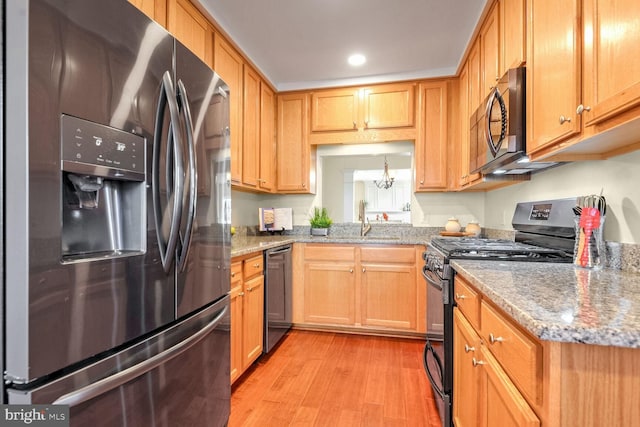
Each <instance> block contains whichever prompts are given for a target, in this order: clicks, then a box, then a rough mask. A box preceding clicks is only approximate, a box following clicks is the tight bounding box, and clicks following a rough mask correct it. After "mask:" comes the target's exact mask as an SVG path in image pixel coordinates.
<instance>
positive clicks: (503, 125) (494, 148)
mask: <svg viewBox="0 0 640 427" xmlns="http://www.w3.org/2000/svg"><path fill="white" fill-rule="evenodd" d="M496 102H498V105H499V106H500V137H499V138H498V141H495V142H494V141H493V135H492V134H491V118H492V117H491V116H492V114H491V113H492V111H493V105H494V104H495V103H496ZM484 116H485V117H484V119H485V129H484V134H485V139H486V141H487V146H488V147H489V150H490V151H491V155H492V157H495V156H496V155H497V154H498V151H499V150H500V145H501V144H502V141H503V140H504V137H505V136H506V133H507V109H506V107H505V105H504V100H503V99H502V96H501V95H500V92H498V87H494V88H493V90H492V91H491V94H490V95H489V98H488V101H487V105H486V109H485V115H484Z"/></svg>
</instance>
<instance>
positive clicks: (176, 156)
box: [151, 71, 184, 273]
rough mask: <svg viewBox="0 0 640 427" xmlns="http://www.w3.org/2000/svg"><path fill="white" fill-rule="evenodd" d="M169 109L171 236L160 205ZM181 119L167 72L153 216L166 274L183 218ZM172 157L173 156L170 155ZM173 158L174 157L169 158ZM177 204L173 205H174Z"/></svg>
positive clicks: (160, 108)
mask: <svg viewBox="0 0 640 427" xmlns="http://www.w3.org/2000/svg"><path fill="white" fill-rule="evenodd" d="M167 105H168V106H169V120H170V123H169V135H168V140H167V168H169V164H170V162H171V161H172V162H173V168H172V169H173V173H172V174H171V173H170V171H167V175H168V176H167V192H169V187H173V192H169V193H168V194H167V199H168V205H167V209H169V208H171V210H172V212H171V216H170V226H169V233H168V237H166V238H165V236H166V233H164V232H163V229H165V227H163V222H162V221H163V218H164V217H165V214H164V212H163V211H162V205H161V202H160V151H161V148H162V136H163V134H162V128H163V126H164V112H165V109H166V107H167ZM179 119H180V116H179V114H178V103H177V101H176V98H175V89H174V87H173V82H172V81H171V75H170V74H169V71H165V73H164V75H163V76H162V84H161V87H160V96H159V98H158V107H157V110H156V121H155V131H154V136H153V165H152V174H151V176H152V178H151V180H152V181H151V188H152V193H153V213H154V218H155V225H156V233H157V237H158V246H159V247H160V258H161V260H162V267H163V268H164V271H165V273H168V272H169V271H170V270H171V266H172V264H173V257H174V254H175V250H176V246H177V242H178V238H179V231H180V230H179V227H180V220H181V217H182V198H183V192H184V171H183V162H182V150H180V149H179V147H176V144H179V143H180V135H179V129H180V121H179ZM170 154H172V156H170ZM169 157H172V158H169ZM171 204H173V206H171Z"/></svg>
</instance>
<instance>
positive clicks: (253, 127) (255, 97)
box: [242, 64, 260, 188]
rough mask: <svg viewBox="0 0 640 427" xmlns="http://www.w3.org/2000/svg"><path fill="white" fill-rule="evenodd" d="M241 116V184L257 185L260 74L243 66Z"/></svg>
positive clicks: (254, 186)
mask: <svg viewBox="0 0 640 427" xmlns="http://www.w3.org/2000/svg"><path fill="white" fill-rule="evenodd" d="M243 93H244V100H243V116H242V123H243V129H242V184H243V185H244V186H248V187H251V188H257V187H258V173H259V168H260V164H259V161H260V76H259V75H258V74H257V73H256V72H255V71H254V70H253V69H252V68H251V67H249V66H248V65H246V64H245V66H244V83H243Z"/></svg>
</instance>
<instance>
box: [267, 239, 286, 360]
mask: <svg viewBox="0 0 640 427" xmlns="http://www.w3.org/2000/svg"><path fill="white" fill-rule="evenodd" d="M264 256H265V265H266V276H265V287H264V289H265V298H264V301H265V308H264V352H265V353H269V352H270V351H271V350H272V349H273V347H274V346H275V345H276V344H277V343H278V341H280V340H281V339H282V337H283V336H284V335H285V334H286V333H287V331H288V330H289V329H290V328H291V319H292V313H291V311H292V304H291V291H292V287H291V245H286V246H280V247H277V248H274V249H269V250H267V251H265V255H264Z"/></svg>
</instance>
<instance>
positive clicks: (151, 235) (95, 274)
mask: <svg viewBox="0 0 640 427" xmlns="http://www.w3.org/2000/svg"><path fill="white" fill-rule="evenodd" d="M7 11H8V14H7V16H6V18H7V21H11V24H10V25H9V27H10V28H8V31H7V40H6V42H7V43H6V45H7V48H8V49H10V55H8V56H11V58H12V62H11V67H10V70H8V74H7V75H8V78H10V80H11V81H12V84H11V85H10V86H11V87H10V88H9V87H7V97H8V98H12V99H15V100H16V102H15V103H14V105H12V108H10V109H7V110H6V114H7V124H8V126H7V133H8V134H9V135H11V144H8V145H7V146H6V147H5V148H6V149H7V152H6V155H7V157H6V163H7V171H6V176H7V182H6V183H5V184H6V186H7V188H11V191H7V192H6V193H5V195H6V196H7V198H6V200H5V202H6V204H5V206H6V208H7V209H6V222H7V223H10V224H12V227H11V228H10V229H8V230H7V232H6V235H5V244H6V247H10V248H11V250H10V251H7V253H6V258H7V259H6V264H5V266H6V307H7V309H6V319H7V320H6V322H7V324H10V325H11V328H6V329H7V332H6V337H5V340H6V371H7V375H8V376H9V379H10V380H13V381H14V382H16V383H29V382H31V381H33V380H34V379H37V378H40V377H43V376H45V375H47V374H51V373H52V372H55V371H57V370H60V369H61V368H64V367H66V366H69V365H71V364H74V363H77V362H80V361H83V360H85V359H86V358H88V357H92V356H94V355H96V354H99V353H101V352H104V351H107V350H109V349H111V348H113V347H115V346H119V345H123V344H124V343H126V342H128V341H130V340H133V339H136V338H137V337H139V336H141V335H143V334H146V333H149V332H151V331H153V330H155V329H157V328H160V327H162V326H164V325H166V324H167V323H169V322H172V321H173V320H174V319H175V286H174V283H175V278H174V276H173V274H169V275H167V274H165V272H164V271H163V269H162V265H161V263H160V255H159V251H158V245H157V239H156V229H155V224H154V221H153V213H152V212H151V211H150V210H148V209H146V208H147V207H150V206H151V203H150V200H151V191H150V188H149V187H150V181H151V179H150V177H151V174H150V165H151V161H150V158H149V157H150V156H151V155H152V152H153V150H152V144H153V133H154V119H155V110H156V108H155V107H156V104H157V102H158V93H159V88H160V82H161V79H162V75H163V74H164V72H166V71H167V70H170V71H171V70H172V57H173V43H174V42H173V38H172V37H171V36H170V35H169V34H168V33H167V32H166V31H165V30H164V29H162V28H161V27H160V26H159V25H157V24H155V23H153V22H152V21H150V20H149V19H148V18H146V17H145V16H144V15H143V14H142V13H141V12H139V11H137V10H136V8H135V7H133V6H132V5H130V4H129V3H128V2H126V1H115V2H113V1H107V2H105V1H99V0H94V1H88V0H31V1H29V2H25V1H21V0H8V1H7ZM9 12H11V16H9ZM27 29H28V32H27ZM21 67H22V68H21ZM25 96H26V97H27V100H24V99H23V98H25ZM63 114H65V115H67V116H73V117H78V118H82V119H84V120H87V121H89V122H93V123H97V124H100V125H104V126H109V127H111V128H115V129H119V130H122V131H126V132H129V133H135V134H136V135H137V136H138V137H140V138H142V139H144V141H145V144H146V149H145V150H144V152H145V153H146V156H147V158H144V156H141V157H143V158H142V159H141V161H144V163H145V167H146V181H141V182H135V183H125V182H124V181H117V180H114V181H113V184H114V186H113V188H114V191H113V192H112V193H111V194H112V195H113V196H114V197H115V198H114V201H113V203H112V206H114V211H116V212H118V213H120V214H122V219H123V220H124V221H126V223H127V224H136V225H137V226H138V227H141V228H142V232H141V236H142V237H141V239H142V240H144V245H143V246H145V249H144V250H143V251H140V252H139V253H138V254H136V255H133V256H122V257H119V258H106V259H99V260H92V261H74V262H65V261H63V253H64V251H63V243H62V242H63V239H62V238H61V233H62V230H61V224H63V214H62V212H63V208H62V206H63V203H64V198H63V196H64V191H63V189H64V188H65V187H64V181H63V178H64V176H63V174H64V171H63V170H62V167H61V158H62V157H61V142H60V139H61V134H62V133H61V116H62V115H63ZM27 129H28V131H27ZM86 136H87V138H86V139H85V140H84V141H92V142H93V143H95V144H98V143H99V141H98V140H95V141H93V139H92V138H91V135H86ZM94 160H96V159H94ZM119 185H121V186H122V187H118V186H119ZM128 185H130V186H135V191H134V193H135V194H136V197H137V198H138V199H137V200H138V201H139V202H140V203H142V204H143V205H145V206H144V209H141V210H140V212H141V213H140V214H139V215H131V214H130V211H128V210H126V209H122V208H120V209H118V208H117V206H118V203H119V202H123V203H128V200H127V199H126V197H125V193H126V192H120V191H119V190H125V189H126V188H124V187H125V186H128ZM118 197H120V198H119V199H118ZM102 205H103V203H101V204H100V206H102ZM73 213H74V214H77V215H78V216H82V215H89V214H90V213H89V210H88V209H84V210H83V209H82V208H80V209H76V210H75V211H74V212H73ZM91 214H92V215H93V214H95V212H91ZM104 223H105V224H115V225H117V224H116V223H113V222H110V221H107V220H105V221H104ZM76 235H78V236H82V235H85V236H88V235H90V230H87V231H86V232H85V233H81V232H78V233H76ZM85 246H86V245H85Z"/></svg>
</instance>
